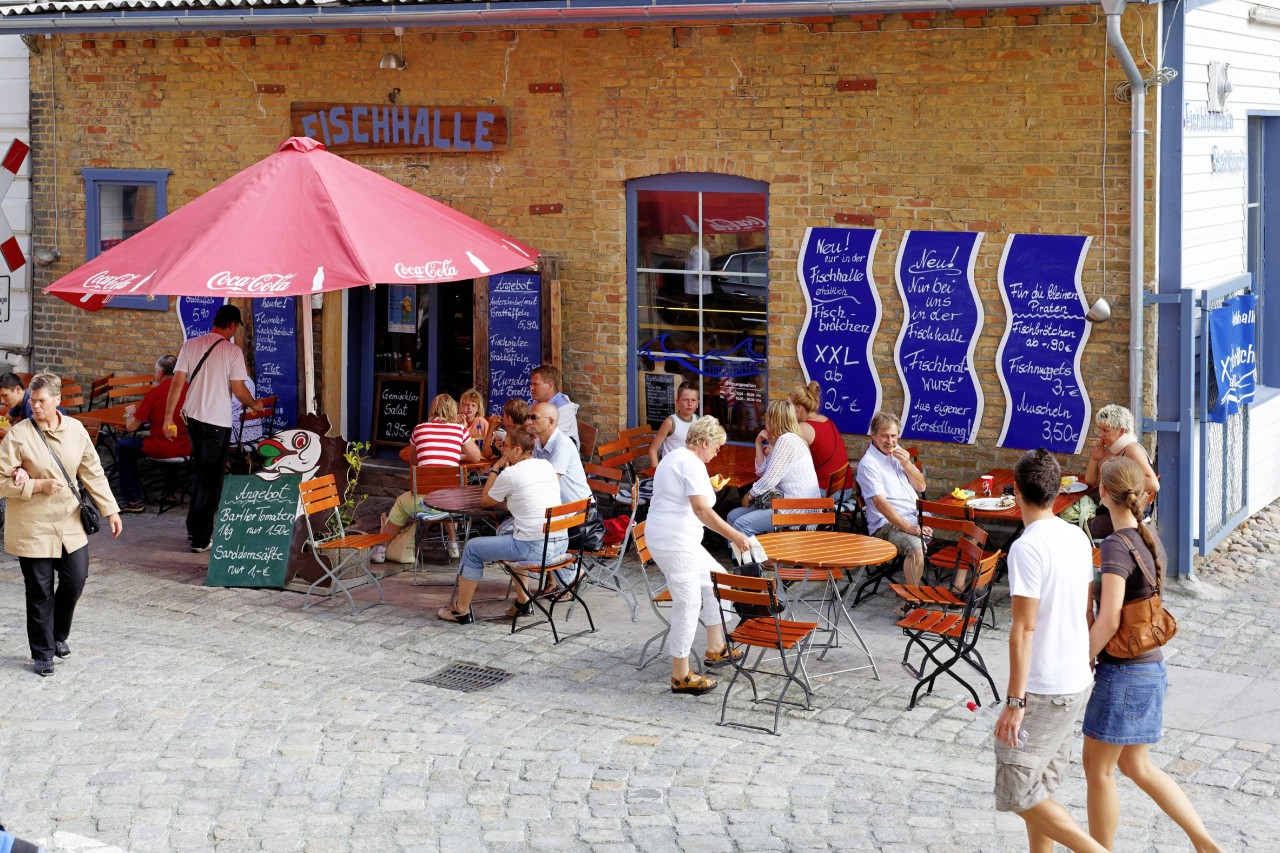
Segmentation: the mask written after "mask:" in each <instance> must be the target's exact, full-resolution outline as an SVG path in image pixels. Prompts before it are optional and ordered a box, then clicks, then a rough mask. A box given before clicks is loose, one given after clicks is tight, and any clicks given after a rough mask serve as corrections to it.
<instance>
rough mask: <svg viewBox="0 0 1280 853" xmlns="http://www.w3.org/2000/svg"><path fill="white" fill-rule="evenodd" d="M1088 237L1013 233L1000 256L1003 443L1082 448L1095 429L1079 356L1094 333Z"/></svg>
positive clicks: (1066, 449)
mask: <svg viewBox="0 0 1280 853" xmlns="http://www.w3.org/2000/svg"><path fill="white" fill-rule="evenodd" d="M1091 239H1092V238H1089V237H1069V236H1060V235H1052V234H1013V235H1010V237H1009V239H1008V240H1007V241H1006V242H1005V244H1004V256H1003V257H1002V258H1001V259H1000V298H1001V299H1002V300H1004V307H1005V316H1006V317H1007V318H1008V319H1007V322H1006V325H1005V329H1004V336H1003V337H1002V338H1001V339H1000V349H999V350H998V351H997V352H996V367H997V372H998V373H999V376H1000V385H1001V386H1002V387H1003V388H1004V395H1005V409H1004V428H1003V429H1002V430H1001V431H1000V440H999V441H997V442H996V443H997V444H998V445H999V446H1000V447H1018V448H1026V449H1034V448H1037V447H1043V448H1045V449H1047V450H1052V451H1053V452H1054V453H1079V452H1080V451H1081V450H1082V449H1083V448H1084V441H1085V438H1086V437H1087V434H1088V430H1089V395H1088V394H1087V393H1085V389H1084V380H1083V379H1082V378H1081V376H1080V356H1081V354H1082V353H1083V352H1084V345H1085V342H1086V341H1087V340H1088V339H1089V322H1088V321H1087V320H1086V319H1085V316H1084V315H1085V313H1086V312H1087V310H1088V306H1087V305H1086V303H1085V299H1084V293H1083V292H1082V291H1081V288H1080V272H1081V270H1082V269H1083V267H1084V258H1085V255H1086V254H1087V253H1088V251H1089V242H1090V240H1091Z"/></svg>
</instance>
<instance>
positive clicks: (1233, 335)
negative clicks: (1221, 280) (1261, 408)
mask: <svg viewBox="0 0 1280 853" xmlns="http://www.w3.org/2000/svg"><path fill="white" fill-rule="evenodd" d="M1256 306H1257V297H1255V296H1254V295H1253V294H1252V293H1242V294H1240V295H1239V296H1236V297H1233V298H1231V299H1228V300H1226V301H1225V302H1223V303H1222V307H1220V308H1215V309H1214V310H1212V311H1210V312H1209V348H1210V353H1211V354H1212V358H1213V375H1214V378H1216V379H1217V380H1218V404H1217V405H1216V406H1214V407H1213V408H1212V409H1210V410H1209V420H1210V421H1212V422H1213V423H1215V424H1223V423H1226V422H1227V415H1234V414H1236V413H1237V412H1239V411H1240V407H1241V406H1242V405H1244V404H1245V403H1251V402H1253V395H1254V391H1255V390H1256V387H1257V381H1258V370H1257V363H1256V360H1257V354H1256V353H1255V351H1254V341H1255V335H1256V331H1257V330H1256V326H1255V325H1254V320H1255V317H1256Z"/></svg>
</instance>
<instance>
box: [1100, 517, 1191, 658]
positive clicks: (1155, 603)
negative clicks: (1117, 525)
mask: <svg viewBox="0 0 1280 853" xmlns="http://www.w3.org/2000/svg"><path fill="white" fill-rule="evenodd" d="M1114 535H1116V536H1120V534H1119V533H1118V532H1117V533H1116V534H1114ZM1120 538H1121V539H1123V540H1124V544H1125V545H1126V546H1127V547H1128V548H1129V556H1131V557H1132V558H1133V563H1134V565H1135V566H1137V567H1138V570H1139V571H1140V572H1142V574H1143V576H1144V577H1146V579H1147V583H1149V584H1151V585H1152V586H1154V587H1155V590H1156V591H1155V592H1153V593H1152V594H1151V597H1150V598H1138V599H1134V600H1133V601H1129V602H1125V604H1124V606H1123V607H1121V608H1120V627H1119V628H1118V629H1116V633H1115V636H1113V637H1112V638H1111V639H1110V640H1108V641H1107V646H1106V649H1105V651H1106V653H1107V654H1109V655H1111V656H1112V657H1116V658H1133V657H1137V656H1138V655H1140V654H1142V653H1144V652H1149V651H1151V650H1152V649H1157V648H1159V647H1160V646H1163V645H1164V644H1165V643H1167V642H1169V640H1171V639H1173V637H1174V635H1176V634H1177V633H1178V620H1177V619H1175V618H1173V614H1172V613H1170V612H1169V611H1168V610H1167V609H1166V608H1165V606H1164V603H1163V602H1162V601H1161V600H1160V591H1161V589H1162V587H1163V583H1162V581H1163V580H1164V579H1163V578H1162V577H1160V576H1159V575H1157V576H1156V579H1155V580H1154V581H1152V580H1151V576H1150V575H1149V574H1147V567H1146V564H1145V563H1143V562H1142V560H1140V559H1139V558H1138V552H1137V551H1135V550H1134V548H1133V544H1132V543H1130V542H1129V538H1128V537H1127V536H1120Z"/></svg>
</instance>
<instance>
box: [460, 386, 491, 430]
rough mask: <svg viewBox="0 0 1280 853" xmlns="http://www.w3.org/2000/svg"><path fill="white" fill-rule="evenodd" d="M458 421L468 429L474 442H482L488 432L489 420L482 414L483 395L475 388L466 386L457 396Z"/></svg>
mask: <svg viewBox="0 0 1280 853" xmlns="http://www.w3.org/2000/svg"><path fill="white" fill-rule="evenodd" d="M458 423H460V424H462V425H463V426H465V427H466V428H467V429H468V430H469V431H470V433H471V437H472V438H473V439H474V440H475V441H476V443H482V442H483V441H484V439H485V436H486V435H488V434H489V421H488V419H487V418H485V416H484V395H483V394H481V393H480V392H479V391H478V390H476V389H475V388H468V389H467V390H465V391H463V392H462V396H461V397H459V398H458Z"/></svg>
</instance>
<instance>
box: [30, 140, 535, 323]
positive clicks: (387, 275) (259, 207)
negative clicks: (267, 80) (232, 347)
mask: <svg viewBox="0 0 1280 853" xmlns="http://www.w3.org/2000/svg"><path fill="white" fill-rule="evenodd" d="M537 258H538V252H537V251H536V250H534V249H532V248H530V247H529V246H526V245H524V244H523V243H521V242H519V241H517V240H513V239H512V238H510V237H507V236H506V235H504V234H502V233H501V232H499V231H496V230H495V229H493V228H490V227H489V226H488V225H485V224H484V223H482V222H478V221H476V220H475V219H472V218H471V217H470V216H467V215H465V214H462V213H459V212H458V211H456V210H453V209H452V208H450V207H448V206H446V205H443V204H441V203H440V202H438V201H435V200H433V199H430V198H428V197H427V196H424V195H422V194H421V193H417V192H414V191H413V190H411V189H409V188H407V187H404V186H401V185H400V184H397V183H396V182H395V181H392V180H390V179H388V178H384V177H383V176H382V175H379V174H378V173H376V172H373V171H370V170H369V169H366V168H364V167H362V166H358V165H356V164H355V163H351V162H349V161H347V160H344V159H343V158H341V157H338V156H336V155H334V154H330V153H329V152H328V151H326V150H325V148H324V145H322V144H321V143H319V142H316V141H315V140H313V139H307V138H305V137H293V138H292V139H287V140H285V141H284V142H282V143H281V144H280V147H279V148H277V149H276V152H275V153H274V154H272V155H271V156H270V157H267V158H266V159H265V160H262V161H261V162H259V163H256V164H255V165H253V166H250V167H249V168H247V169H245V170H244V171H243V172H240V173H239V174H237V175H235V176H233V177H231V178H229V179H228V180H226V181H224V182H223V183H221V184H219V185H218V186H216V187H214V188H213V189H211V190H209V191H208V192H207V193H205V194H204V195H202V196H200V197H199V198H197V199H195V200H194V201H191V202H189V203H188V204H186V205H184V206H183V207H182V208H180V209H178V210H176V211H174V212H173V213H171V214H169V215H168V216H166V217H164V218H163V219H161V220H159V221H158V222H156V223H155V224H153V225H151V226H149V227H148V228H146V229H145V230H143V231H141V232H140V233H138V234H136V235H134V236H133V237H130V238H129V239H127V240H125V241H124V242H122V243H120V244H119V245H118V246H114V247H112V248H110V249H108V250H107V251H105V252H103V253H102V254H101V255H99V256H98V257H96V258H94V259H93V260H91V261H89V262H88V263H86V264H85V265H83V266H81V267H79V268H77V269H76V270H74V271H72V272H70V273H68V274H67V275H65V276H63V277H62V278H60V279H58V280H57V281H55V282H54V283H53V284H51V285H49V286H48V287H46V288H45V293H51V294H53V295H54V296H57V297H59V298H61V299H65V300H66V301H67V302H70V303H71V304H73V305H78V306H80V307H81V308H84V309H86V310H89V311H96V310H98V309H99V308H101V307H103V305H105V304H106V303H107V302H109V301H110V299H111V297H113V296H146V295H148V294H154V295H157V296H161V295H163V296H228V297H253V298H260V297H266V296H302V295H309V294H312V293H320V292H323V291H327V290H342V289H344V288H348V287H357V286H360V285H371V284H375V283H379V284H381V283H387V284H431V283H438V282H446V281H459V280H463V279H469V278H477V277H480V276H485V275H489V274H491V273H500V272H508V271H510V270H514V269H520V268H521V267H528V266H530V265H532V264H533V263H535V262H536V261H537Z"/></svg>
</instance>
